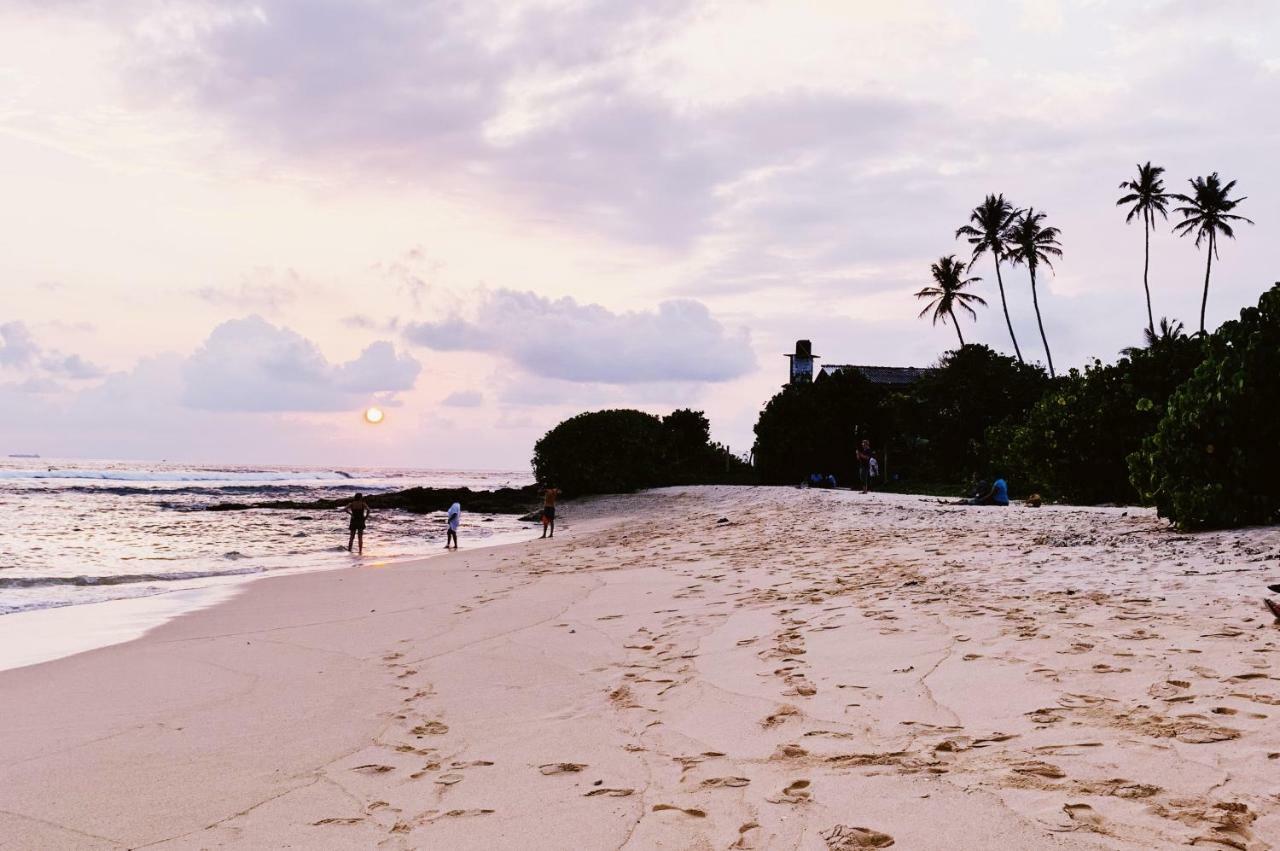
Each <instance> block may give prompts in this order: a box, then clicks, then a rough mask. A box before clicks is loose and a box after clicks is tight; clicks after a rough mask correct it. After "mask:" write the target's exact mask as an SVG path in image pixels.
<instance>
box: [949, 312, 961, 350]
mask: <svg viewBox="0 0 1280 851" xmlns="http://www.w3.org/2000/svg"><path fill="white" fill-rule="evenodd" d="M947 313H949V314H951V324H952V325H954V326H956V336H957V337H959V338H960V348H962V349H963V348H964V334H961V333H960V323H959V321H957V320H956V312H955V311H954V310H948V311H947Z"/></svg>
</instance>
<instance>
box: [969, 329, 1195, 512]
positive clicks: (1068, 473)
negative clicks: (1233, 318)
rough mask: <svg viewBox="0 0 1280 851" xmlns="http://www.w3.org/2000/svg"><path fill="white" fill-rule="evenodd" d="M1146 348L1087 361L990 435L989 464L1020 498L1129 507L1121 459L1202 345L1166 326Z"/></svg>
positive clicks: (1133, 494)
mask: <svg viewBox="0 0 1280 851" xmlns="http://www.w3.org/2000/svg"><path fill="white" fill-rule="evenodd" d="M1166 329H1167V332H1168V333H1166V334H1164V335H1161V336H1154V335H1148V341H1147V343H1148V345H1147V347H1146V348H1136V349H1128V350H1126V351H1125V353H1124V356H1123V357H1121V358H1120V360H1118V361H1117V362H1116V363H1114V364H1104V363H1102V362H1101V361H1098V360H1095V361H1094V362H1093V363H1092V364H1090V365H1089V366H1086V367H1085V369H1084V371H1083V372H1082V371H1080V370H1076V369H1072V370H1071V371H1070V372H1069V373H1068V374H1067V375H1066V376H1063V377H1061V378H1059V379H1058V380H1057V381H1055V382H1054V383H1053V384H1052V385H1050V386H1049V387H1048V389H1047V390H1046V392H1045V394H1044V396H1043V397H1041V398H1040V399H1039V400H1038V401H1036V403H1035V404H1034V405H1033V406H1031V408H1030V410H1029V411H1028V412H1027V414H1026V416H1025V418H1023V419H1022V420H1021V422H1015V421H1010V422H1008V423H1006V424H1005V425H1004V426H1002V427H1000V428H998V429H993V430H992V431H991V433H990V434H989V435H988V440H987V443H988V445H990V446H991V447H993V448H994V450H995V456H996V464H997V466H1000V467H1001V468H1002V470H1004V471H1005V473H1006V475H1008V476H1010V477H1011V478H1012V479H1013V480H1014V481H1016V482H1018V485H1019V490H1021V491H1022V492H1027V493H1029V492H1031V491H1036V492H1039V493H1041V494H1043V495H1044V496H1046V497H1049V498H1052V499H1058V500H1063V501H1066V502H1074V503H1086V504H1093V503H1102V502H1116V503H1132V502H1136V501H1138V499H1139V492H1138V490H1137V489H1136V488H1135V487H1134V485H1133V484H1132V483H1131V482H1130V478H1129V465H1128V462H1127V460H1126V459H1127V458H1128V457H1129V455H1131V454H1132V453H1134V452H1136V451H1137V450H1138V449H1139V448H1140V447H1141V445H1142V441H1143V439H1144V438H1146V437H1147V436H1148V435H1150V434H1151V433H1152V432H1153V431H1154V430H1155V427H1156V424H1157V423H1159V422H1160V418H1161V417H1162V416H1163V415H1164V412H1165V406H1166V405H1167V403H1168V401H1169V397H1170V396H1171V395H1172V394H1173V392H1174V390H1176V389H1177V388H1178V386H1179V385H1180V384H1182V382H1183V381H1185V380H1186V379H1187V378H1189V377H1190V375H1191V373H1192V371H1193V370H1194V369H1195V367H1196V365H1197V364H1199V363H1200V360H1201V357H1202V347H1201V345H1200V343H1199V342H1198V341H1196V340H1192V339H1190V338H1188V337H1187V336H1186V335H1185V334H1183V333H1181V330H1180V329H1178V328H1176V327H1174V328H1169V327H1168V326H1166Z"/></svg>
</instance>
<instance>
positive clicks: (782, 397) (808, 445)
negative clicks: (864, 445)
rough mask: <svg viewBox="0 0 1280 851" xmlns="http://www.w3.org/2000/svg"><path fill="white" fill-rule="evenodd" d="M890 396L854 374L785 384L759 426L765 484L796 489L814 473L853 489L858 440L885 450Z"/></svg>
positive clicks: (758, 455)
mask: <svg viewBox="0 0 1280 851" xmlns="http://www.w3.org/2000/svg"><path fill="white" fill-rule="evenodd" d="M888 396H889V393H888V391H887V390H886V389H885V388H883V387H878V386H876V385H875V384H872V383H871V382H870V381H868V380H867V378H866V377H865V376H864V375H863V374H862V373H860V372H857V371H855V370H845V371H843V372H837V373H835V374H833V375H829V376H824V377H822V378H819V379H818V380H816V381H814V382H812V383H809V384H788V385H786V386H785V387H784V388H783V389H782V392H780V393H778V394H776V395H775V396H774V397H773V398H772V399H770V400H769V401H768V403H767V404H766V405H765V407H764V410H763V411H761V412H760V418H759V419H758V420H757V421H756V428H755V432H756V442H755V455H756V470H757V472H758V473H759V475H760V479H761V480H762V481H764V482H768V483H770V484H792V485H793V484H797V483H798V482H800V481H801V480H802V479H804V478H805V477H806V476H808V475H809V474H810V473H824V474H825V473H831V474H834V475H835V476H836V478H837V479H838V480H839V481H840V483H841V484H845V485H851V484H853V482H854V480H855V479H856V478H857V474H856V471H857V462H856V460H855V459H854V451H855V449H856V448H857V444H858V441H860V440H861V439H862V438H867V439H869V440H870V441H871V443H872V445H873V446H874V447H875V448H876V449H877V450H882V449H883V448H884V444H883V441H884V438H885V437H886V436H887V435H888V434H889V427H888V426H889V421H890V418H891V417H890V411H889V409H888V404H887V401H888Z"/></svg>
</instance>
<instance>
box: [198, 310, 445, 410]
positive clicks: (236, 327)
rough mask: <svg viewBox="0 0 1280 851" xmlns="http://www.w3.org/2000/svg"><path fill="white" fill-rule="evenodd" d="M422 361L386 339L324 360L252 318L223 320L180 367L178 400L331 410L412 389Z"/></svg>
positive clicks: (219, 406) (305, 343)
mask: <svg viewBox="0 0 1280 851" xmlns="http://www.w3.org/2000/svg"><path fill="white" fill-rule="evenodd" d="M420 370H421V366H420V365H419V363H418V361H417V360H415V359H414V358H413V357H412V356H411V355H408V354H404V355H400V354H397V353H396V351H395V347H394V346H393V345H392V344H391V343H389V342H386V341H378V342H375V343H372V344H371V345H369V346H368V347H367V348H366V349H365V350H364V351H363V352H361V354H360V356H359V357H357V358H356V359H355V360H352V361H348V362H346V363H341V364H333V363H330V362H329V361H328V360H327V359H326V358H325V357H324V355H323V354H322V353H321V352H320V350H319V348H317V347H316V345H315V343H313V342H311V341H310V340H308V339H306V338H305V337H303V336H301V335H300V334H298V333H296V332H295V331H291V330H289V329H288V328H281V327H277V326H275V325H272V324H270V323H269V322H267V321H266V320H264V319H262V318H261V317H258V316H250V317H247V318H245V319H235V320H231V321H229V322H224V323H222V324H221V325H219V326H218V327H217V328H214V329H213V332H212V333H211V334H210V335H209V338H208V339H207V340H206V341H205V343H204V344H203V345H202V346H201V347H200V348H199V349H198V350H196V352H195V353H194V354H192V355H191V357H190V358H188V359H187V360H186V362H185V363H184V364H183V366H182V378H183V385H184V386H183V392H182V402H183V404H185V405H188V406H190V407H194V408H202V409H207V410H220V411H334V410H342V409H344V408H350V407H355V406H358V405H360V404H362V403H363V401H364V400H366V399H367V398H368V397H370V396H371V395H374V394H394V393H396V392H397V391H403V390H408V389H410V388H412V387H413V384H414V381H415V380H416V379H417V376H418V373H419V371H420Z"/></svg>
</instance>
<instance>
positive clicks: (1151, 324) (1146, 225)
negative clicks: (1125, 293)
mask: <svg viewBox="0 0 1280 851" xmlns="http://www.w3.org/2000/svg"><path fill="white" fill-rule="evenodd" d="M1149 216H1150V214H1149V213H1148V214H1147V216H1143V218H1142V229H1143V231H1145V232H1146V251H1145V252H1144V253H1143V259H1142V288H1143V289H1144V290H1146V291H1147V327H1148V328H1149V329H1151V336H1152V337H1155V335H1156V319H1155V316H1154V315H1153V314H1152V313H1151V285H1150V284H1148V283H1147V271H1148V270H1149V269H1150V268H1151V221H1150V218H1149Z"/></svg>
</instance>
